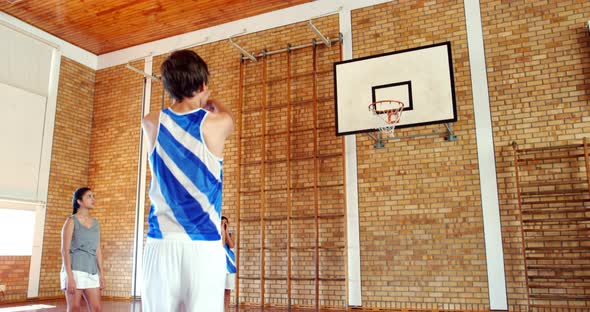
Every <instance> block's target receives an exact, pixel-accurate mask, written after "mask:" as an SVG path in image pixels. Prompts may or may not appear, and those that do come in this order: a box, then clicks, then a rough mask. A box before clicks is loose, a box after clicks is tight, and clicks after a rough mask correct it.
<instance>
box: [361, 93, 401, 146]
mask: <svg viewBox="0 0 590 312" xmlns="http://www.w3.org/2000/svg"><path fill="white" fill-rule="evenodd" d="M369 111H371V112H372V113H373V115H374V116H375V123H376V124H377V127H376V128H375V129H377V130H379V132H381V133H382V134H384V135H387V136H390V137H394V136H395V126H397V124H398V123H399V121H400V119H401V117H402V112H403V111H404V103H403V102H400V101H396V100H383V101H377V102H373V103H371V104H369Z"/></svg>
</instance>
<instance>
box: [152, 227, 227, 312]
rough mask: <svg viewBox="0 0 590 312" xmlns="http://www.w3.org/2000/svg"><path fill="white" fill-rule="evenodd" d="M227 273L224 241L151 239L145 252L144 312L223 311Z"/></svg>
mask: <svg viewBox="0 0 590 312" xmlns="http://www.w3.org/2000/svg"><path fill="white" fill-rule="evenodd" d="M225 274H226V264H225V250H224V249H223V246H222V245H221V241H183V240H160V239H152V238H148V239H147V242H146V244H145V248H144V253H143V289H142V293H141V304H142V311H143V312H166V311H180V306H181V304H184V311H185V312H194V311H201V312H203V311H207V312H223V297H224V296H223V294H224V289H223V286H224V282H225Z"/></svg>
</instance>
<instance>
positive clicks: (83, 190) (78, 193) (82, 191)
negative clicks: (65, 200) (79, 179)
mask: <svg viewBox="0 0 590 312" xmlns="http://www.w3.org/2000/svg"><path fill="white" fill-rule="evenodd" d="M88 191H90V188H89V187H81V188H79V189H77V190H76V191H75V192H74V197H73V198H72V207H73V208H74V211H73V212H72V214H76V213H77V212H78V209H80V204H78V199H79V200H82V197H84V194H86V192H88Z"/></svg>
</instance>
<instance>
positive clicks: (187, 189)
mask: <svg viewBox="0 0 590 312" xmlns="http://www.w3.org/2000/svg"><path fill="white" fill-rule="evenodd" d="M160 70H161V75H162V85H163V87H164V90H166V92H167V93H168V94H169V95H170V97H172V99H173V101H174V102H173V104H172V105H171V106H170V107H169V108H166V109H164V110H161V111H157V112H152V113H150V114H148V115H147V116H145V118H144V119H143V121H142V127H143V130H144V132H145V135H146V138H147V142H148V147H149V162H150V170H151V176H152V181H151V186H150V190H149V196H150V200H151V208H150V214H149V217H148V222H149V231H148V234H147V236H148V239H147V243H146V245H145V249H144V255H143V273H144V275H143V276H144V277H143V278H144V279H143V291H142V295H141V298H142V311H144V312H165V311H180V306H181V305H183V306H184V311H189V312H190V311H212V312H216V311H219V312H221V311H223V299H224V298H223V297H224V284H225V274H226V261H225V251H224V248H223V246H222V242H221V233H222V231H221V198H222V182H223V171H222V163H223V147H224V143H225V140H226V139H227V137H228V136H229V135H231V134H232V132H233V130H234V122H233V117H232V114H231V111H230V110H229V109H227V108H226V107H225V106H224V105H222V104H221V103H219V102H215V101H212V100H210V99H209V89H208V87H207V82H208V78H209V71H208V68H207V64H206V63H205V62H204V61H203V59H201V57H199V56H198V55H197V54H196V53H194V52H192V51H190V50H180V51H176V52H174V53H172V54H171V55H170V56H169V57H168V58H167V59H166V60H165V61H164V63H163V64H162V66H161V68H160Z"/></svg>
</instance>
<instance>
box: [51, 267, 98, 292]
mask: <svg viewBox="0 0 590 312" xmlns="http://www.w3.org/2000/svg"><path fill="white" fill-rule="evenodd" d="M72 274H73V275H74V281H75V282H76V289H89V288H99V287H100V279H99V276H98V274H90V273H86V272H82V271H74V270H72ZM60 278H61V289H66V288H67V287H68V273H66V272H61V273H60Z"/></svg>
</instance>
